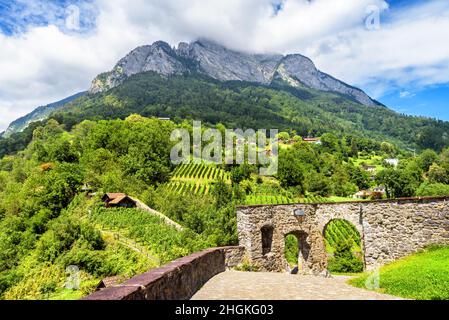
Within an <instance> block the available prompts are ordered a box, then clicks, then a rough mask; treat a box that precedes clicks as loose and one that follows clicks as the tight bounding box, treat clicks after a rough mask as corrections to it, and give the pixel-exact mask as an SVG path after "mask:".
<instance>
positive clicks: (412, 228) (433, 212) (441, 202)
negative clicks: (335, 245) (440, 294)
mask: <svg viewBox="0 0 449 320" xmlns="http://www.w3.org/2000/svg"><path fill="white" fill-rule="evenodd" d="M447 200H448V198H447V197H445V198H419V199H418V198H417V199H399V200H383V201H370V202H347V203H325V204H294V205H269V206H245V207H239V208H238V209H237V228H238V234H239V243H240V245H241V246H243V247H244V248H245V249H246V254H247V256H248V259H249V261H250V263H251V264H253V265H255V266H257V267H259V269H260V270H261V271H279V272H281V271H286V270H287V269H288V265H287V261H286V260H285V257H284V250H285V237H286V236H287V235H289V234H293V235H295V236H296V237H297V238H298V241H299V250H300V252H299V263H298V265H299V267H300V269H301V270H299V273H306V274H323V275H325V274H327V253H326V248H325V243H324V230H325V228H326V225H327V224H328V223H329V222H330V221H331V220H334V219H344V220H347V221H349V222H351V223H352V224H353V225H354V226H355V227H356V229H357V231H358V232H359V234H360V236H361V246H362V250H363V252H364V264H365V267H366V268H367V269H373V268H375V267H376V266H379V265H382V264H385V263H388V262H390V261H393V260H395V259H398V258H401V257H403V256H405V255H408V254H410V253H413V252H415V251H417V250H418V249H421V248H423V247H425V246H427V245H429V244H434V243H440V244H441V243H444V244H449V202H448V201H447Z"/></svg>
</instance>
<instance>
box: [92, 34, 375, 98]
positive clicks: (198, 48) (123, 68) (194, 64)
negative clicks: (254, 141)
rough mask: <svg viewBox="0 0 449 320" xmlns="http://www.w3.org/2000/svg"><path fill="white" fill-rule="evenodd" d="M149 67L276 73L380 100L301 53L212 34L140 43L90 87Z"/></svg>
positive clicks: (227, 74)
mask: <svg viewBox="0 0 449 320" xmlns="http://www.w3.org/2000/svg"><path fill="white" fill-rule="evenodd" d="M147 71H154V72H157V73H159V74H162V75H171V74H175V75H179V74H186V73H201V74H204V75H207V76H209V77H211V78H214V79H217V80H220V81H231V80H238V81H247V82H255V83H259V84H270V83H272V82H273V80H274V79H275V78H277V77H280V78H282V79H283V80H285V81H286V82H287V83H288V84H289V85H291V86H293V87H301V86H305V87H307V88H311V89H316V90H321V91H326V92H335V93H339V94H344V95H346V96H348V97H349V98H351V99H353V100H355V101H357V102H359V103H361V104H363V105H366V106H375V105H377V104H378V103H377V102H376V101H374V100H372V99H371V98H370V97H369V96H368V95H367V94H366V93H364V92H363V91H362V90H360V89H358V88H355V87H352V86H350V85H348V84H346V83H344V82H342V81H340V80H337V79H335V78H333V77H331V76H329V75H328V74H326V73H323V72H321V71H320V70H318V69H317V68H316V67H315V65H314V64H313V62H312V61H311V60H310V59H309V58H307V57H304V56H302V55H300V54H292V55H287V56H283V55H279V54H271V55H270V54H250V53H244V52H238V51H234V50H230V49H227V48H225V47H224V46H221V45H219V44H217V43H215V42H212V41H209V40H204V39H201V40H197V41H195V42H192V43H190V44H187V43H180V44H179V45H178V48H171V47H170V46H169V45H168V44H167V43H165V42H163V41H157V42H155V43H153V44H152V45H148V46H142V47H138V48H136V49H134V50H133V51H131V52H130V53H129V54H128V55H127V56H126V57H124V58H123V59H121V60H120V61H119V62H118V63H117V65H116V66H115V67H114V69H113V70H112V71H110V72H107V73H103V74H101V75H99V76H98V77H97V78H95V79H94V81H93V82H92V87H91V89H90V92H91V93H98V92H102V91H105V90H108V89H111V88H114V87H116V86H118V85H120V84H121V83H122V82H123V81H124V80H125V79H127V78H128V77H130V76H132V75H135V74H138V73H142V72H147Z"/></svg>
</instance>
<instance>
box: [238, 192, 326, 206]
mask: <svg viewBox="0 0 449 320" xmlns="http://www.w3.org/2000/svg"><path fill="white" fill-rule="evenodd" d="M320 202H327V199H326V198H323V197H320V196H309V197H307V198H296V199H295V198H289V197H286V196H282V195H270V194H268V195H267V194H256V195H255V194H250V195H248V196H246V201H245V204H246V205H263V204H267V205H269V204H292V203H320Z"/></svg>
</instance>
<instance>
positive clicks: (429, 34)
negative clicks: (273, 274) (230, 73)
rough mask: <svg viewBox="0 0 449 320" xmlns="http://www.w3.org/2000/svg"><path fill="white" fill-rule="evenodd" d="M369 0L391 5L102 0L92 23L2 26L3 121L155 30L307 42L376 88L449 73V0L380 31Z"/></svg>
mask: <svg viewBox="0 0 449 320" xmlns="http://www.w3.org/2000/svg"><path fill="white" fill-rule="evenodd" d="M369 5H377V6H378V7H379V8H381V11H382V12H383V14H387V12H388V11H385V10H387V4H386V2H385V1H383V0H333V1H326V0H314V1H308V0H286V1H284V6H283V9H282V10H281V11H279V12H278V13H277V14H276V15H274V12H273V0H244V1H243V0H227V1H221V0H215V1H214V0H166V1H156V0H152V1H150V0H134V1H128V0H115V1H109V0H97V1H96V6H97V9H98V12H99V15H98V16H97V20H96V28H95V29H94V30H93V31H92V32H90V33H87V34H67V33H64V32H63V31H61V29H60V28H58V27H57V26H59V27H60V25H61V23H60V21H59V22H58V23H55V25H57V26H55V25H50V26H44V27H33V28H30V29H29V30H28V31H27V32H26V33H24V34H21V35H18V36H14V37H10V36H5V35H3V34H0V48H1V50H0V70H1V72H0V130H2V129H4V128H5V126H6V124H7V123H9V122H10V121H12V120H14V119H15V118H17V117H18V116H21V115H24V114H26V113H28V112H30V111H31V110H32V109H33V108H34V107H36V106H37V105H43V104H47V103H49V102H53V101H56V100H59V99H61V98H64V97H66V96H68V95H70V94H73V93H75V92H77V91H81V90H85V89H87V88H88V87H89V85H90V81H91V80H92V79H93V78H94V77H95V75H96V74H98V73H100V72H103V71H106V70H109V69H111V68H112V66H113V65H114V64H115V62H116V61H117V60H118V59H119V58H121V57H122V56H124V55H125V54H126V53H127V52H128V51H130V50H131V49H133V48H134V47H136V46H138V45H142V44H148V43H151V42H153V41H156V40H165V41H167V42H169V43H170V44H172V45H175V44H176V43H178V42H179V41H189V40H193V39H195V38H197V37H200V36H201V37H208V38H212V39H214V40H216V41H218V42H221V43H223V44H225V45H227V46H229V47H232V48H235V49H241V50H248V51H268V52H281V53H292V52H300V53H303V54H305V55H308V56H310V57H311V58H312V59H313V60H314V61H315V62H316V64H317V66H318V67H320V68H321V69H322V70H323V71H325V72H328V73H330V74H332V75H334V76H336V77H337V78H341V79H342V80H344V81H346V82H349V83H351V84H355V85H359V86H362V87H363V88H368V89H369V90H368V91H369V93H371V94H372V95H373V96H375V97H378V96H379V95H382V94H383V93H385V92H388V91H389V90H391V89H392V88H398V87H408V86H417V87H419V86H426V85H431V84H436V83H445V82H449V43H448V42H447V41H444V39H445V38H447V30H449V19H448V18H449V4H448V3H447V2H443V1H430V3H428V4H425V5H419V6H418V7H417V6H414V7H411V8H408V9H405V10H404V11H400V12H399V13H396V14H394V15H392V16H391V17H390V18H389V21H381V22H382V24H381V28H380V30H378V31H368V30H367V29H366V28H365V24H364V19H365V18H366V15H367V13H366V9H367V7H368V6H369ZM39 10H41V11H44V12H45V10H51V8H50V7H49V8H42V7H40V9H39ZM403 91H405V89H404V90H403Z"/></svg>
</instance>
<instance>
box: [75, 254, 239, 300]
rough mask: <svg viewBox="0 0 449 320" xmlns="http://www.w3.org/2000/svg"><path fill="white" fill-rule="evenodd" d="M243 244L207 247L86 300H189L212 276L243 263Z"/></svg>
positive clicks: (98, 292)
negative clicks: (240, 245)
mask: <svg viewBox="0 0 449 320" xmlns="http://www.w3.org/2000/svg"><path fill="white" fill-rule="evenodd" d="M243 255H244V248H242V247H223V248H213V249H208V250H204V251H201V252H198V253H195V254H192V255H190V256H187V257H184V258H181V259H178V260H175V261H173V262H171V263H169V264H167V265H165V266H163V267H161V268H157V269H153V270H151V271H149V272H147V273H144V274H141V275H138V276H136V277H134V278H131V279H130V280H128V281H126V282H125V283H123V284H120V285H117V286H114V287H110V288H106V289H103V290H101V291H97V292H95V293H93V294H91V295H90V296H87V297H85V298H84V300H187V299H190V298H191V297H192V296H193V295H194V294H195V293H196V292H197V291H198V290H199V289H200V288H201V287H202V286H203V285H204V284H205V283H206V282H207V281H208V280H209V279H210V278H212V277H213V276H215V275H217V274H218V273H221V272H223V271H225V270H226V269H227V268H231V267H234V266H236V265H238V264H240V263H241V261H242V259H243Z"/></svg>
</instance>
